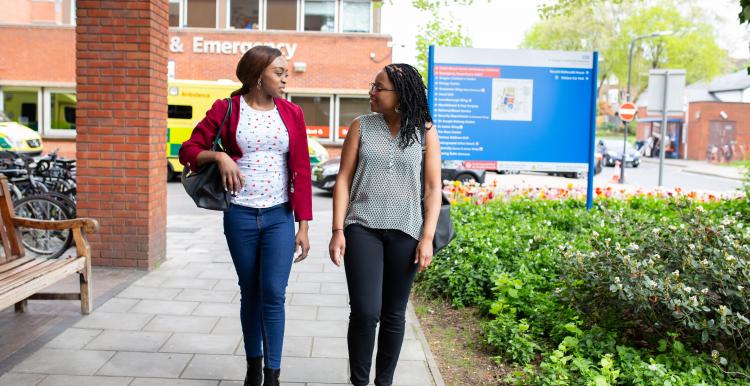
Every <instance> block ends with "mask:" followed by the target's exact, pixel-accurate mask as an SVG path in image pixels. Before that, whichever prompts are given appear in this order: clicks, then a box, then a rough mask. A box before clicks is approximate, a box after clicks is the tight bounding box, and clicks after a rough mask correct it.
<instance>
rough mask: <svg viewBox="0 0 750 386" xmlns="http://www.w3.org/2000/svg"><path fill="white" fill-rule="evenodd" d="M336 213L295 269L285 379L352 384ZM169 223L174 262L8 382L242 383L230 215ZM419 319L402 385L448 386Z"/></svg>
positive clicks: (323, 217)
mask: <svg viewBox="0 0 750 386" xmlns="http://www.w3.org/2000/svg"><path fill="white" fill-rule="evenodd" d="M330 216H331V213H330V212H322V213H316V221H315V222H314V223H313V224H312V229H311V233H310V239H311V244H312V245H311V246H312V248H311V256H310V257H308V259H307V260H305V261H304V262H302V263H298V264H295V265H294V267H293V269H292V274H291V277H290V282H289V288H288V294H287V324H286V339H285V342H284V343H285V344H284V353H283V355H284V357H283V359H282V371H281V380H282V384H283V385H289V386H291V385H294V386H303V385H306V386H314V385H316V386H322V385H345V384H347V383H348V379H349V371H348V364H347V349H346V338H345V337H346V330H347V318H348V313H349V310H348V296H347V291H346V279H345V276H344V272H343V269H342V268H336V267H335V266H334V265H333V264H331V263H330V261H329V260H328V258H327V248H328V237H329V234H330V233H329V232H330V231H329V229H330V223H331V222H330V221H331V219H330ZM168 223H169V225H168V237H167V239H168V247H167V254H168V256H169V260H168V261H167V262H165V263H164V264H163V265H162V266H161V267H159V268H158V269H156V270H154V271H152V272H150V273H149V274H148V275H146V276H144V277H143V278H141V279H139V280H138V281H136V282H135V283H134V284H133V285H131V286H129V287H128V288H127V289H125V290H124V291H122V292H121V293H119V294H118V295H116V296H115V297H114V298H112V299H110V300H109V301H107V302H106V303H104V304H103V305H102V306H101V307H99V308H98V309H96V310H95V311H94V312H93V313H92V314H91V315H89V316H86V317H84V318H82V319H81V320H80V321H79V322H78V323H77V324H75V325H74V326H73V327H72V328H69V329H67V330H66V331H64V332H63V333H62V334H60V335H59V336H57V337H56V338H55V339H54V340H52V341H50V342H49V343H48V344H46V345H45V346H44V347H43V348H41V349H40V350H38V351H37V352H35V353H34V354H32V355H31V356H30V357H28V358H27V359H26V360H24V361H23V362H21V363H20V364H18V365H17V366H15V367H14V368H13V369H12V370H11V371H10V372H8V373H6V374H4V375H3V376H2V377H0V385H13V386H22V385H39V386H42V385H43V386H48V385H55V386H59V385H76V386H85V385H97V386H105V385H130V386H146V385H154V386H156V385H167V386H169V385H186V386H193V385H195V386H198V385H201V386H202V385H241V384H242V383H241V380H242V379H243V378H244V372H245V357H244V352H243V346H242V334H241V330H240V322H239V303H238V302H239V289H238V287H237V277H236V274H235V272H234V267H233V266H232V263H231V260H230V258H229V252H228V250H227V246H226V241H225V240H224V237H223V233H222V232H223V231H222V226H221V217H220V215H217V214H215V213H209V212H206V214H205V215H201V216H184V215H183V216H170V217H169V221H168ZM94 285H96V283H94ZM73 306H76V307H77V305H73ZM415 319H416V318H415V317H414V312H413V311H412V310H411V307H410V310H409V314H408V317H407V332H406V340H405V341H404V347H403V350H402V354H401V360H400V362H399V365H398V368H397V370H396V378H395V382H394V385H402V386H407V385H409V386H428V385H436V386H441V385H442V380H441V378H440V375H439V373H438V372H437V369H436V368H435V366H434V361H433V360H432V355H431V354H430V352H429V348H428V347H427V345H426V343H425V340H424V335H423V334H422V332H421V329H420V327H419V324H418V322H417V321H416V320H415ZM371 376H374V372H373V374H371Z"/></svg>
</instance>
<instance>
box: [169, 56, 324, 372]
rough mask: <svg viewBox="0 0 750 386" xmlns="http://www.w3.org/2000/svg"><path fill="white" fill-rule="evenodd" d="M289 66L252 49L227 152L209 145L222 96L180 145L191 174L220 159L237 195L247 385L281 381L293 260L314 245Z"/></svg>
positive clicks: (232, 211) (233, 245) (232, 231)
mask: <svg viewBox="0 0 750 386" xmlns="http://www.w3.org/2000/svg"><path fill="white" fill-rule="evenodd" d="M287 65H288V63H287V60H286V59H285V58H284V56H283V55H282V54H281V51H279V50H278V49H275V48H271V47H268V46H257V47H254V48H252V49H250V50H249V51H248V52H247V53H245V55H243V56H242V59H240V61H239V63H238V64H237V78H239V79H240V81H241V82H242V88H240V89H239V90H237V91H234V92H233V93H232V97H231V103H232V111H231V115H230V117H229V124H228V129H226V128H223V131H222V133H221V142H222V144H224V147H225V149H226V150H227V151H226V153H225V152H214V151H211V150H210V148H211V144H212V143H213V140H214V138H216V134H217V131H218V130H219V125H220V124H221V121H222V119H223V118H224V116H225V114H226V112H227V108H228V103H227V101H226V100H221V99H220V100H217V101H216V102H214V104H213V106H212V107H211V110H209V111H208V112H207V113H206V117H205V118H203V120H202V121H201V122H200V123H198V125H197V126H196V127H195V129H194V130H193V133H192V135H191V136H190V139H189V140H187V141H186V142H185V143H183V144H182V148H181V149H180V162H181V163H182V164H183V165H185V166H186V167H189V168H190V169H191V170H193V171H195V170H196V169H198V168H200V167H201V166H202V165H204V164H207V163H210V162H216V163H217V164H218V166H219V170H220V172H221V176H222V179H223V182H224V187H225V189H227V190H228V191H230V192H232V204H231V205H230V208H229V210H228V211H227V212H225V214H224V234H225V236H226V238H227V244H228V245H229V251H230V253H231V255H232V261H233V262H234V266H235V269H236V270H237V276H238V277H239V285H240V294H241V301H240V319H241V322H242V333H243V336H244V339H245V353H246V356H247V375H246V378H245V385H254V386H260V385H261V382H263V385H264V386H275V385H279V369H280V368H281V351H282V345H283V338H284V301H285V292H286V286H287V282H288V280H289V273H290V271H291V266H292V260H294V261H295V262H298V261H301V260H303V259H304V258H306V257H307V253H308V251H309V249H310V242H309V239H308V235H307V233H308V222H309V221H310V220H312V181H311V179H310V154H309V153H308V150H307V132H306V126H305V119H304V116H303V114H302V109H300V107H299V106H297V105H295V104H293V103H291V102H289V101H287V100H285V99H282V95H283V94H284V88H285V86H286V80H287V78H288V77H289V72H288V70H287ZM295 219H296V221H298V222H299V230H298V231H297V234H296V236H295V233H294V221H295ZM297 249H300V254H299V256H298V257H297V259H294V255H295V252H296V251H297ZM264 358H265V367H264V366H263V364H264V363H263V362H264Z"/></svg>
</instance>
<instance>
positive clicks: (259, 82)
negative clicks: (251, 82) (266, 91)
mask: <svg viewBox="0 0 750 386" xmlns="http://www.w3.org/2000/svg"><path fill="white" fill-rule="evenodd" d="M260 84H261V81H260V78H258V90H260Z"/></svg>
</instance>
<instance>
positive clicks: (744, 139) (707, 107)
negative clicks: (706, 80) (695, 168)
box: [688, 102, 750, 160]
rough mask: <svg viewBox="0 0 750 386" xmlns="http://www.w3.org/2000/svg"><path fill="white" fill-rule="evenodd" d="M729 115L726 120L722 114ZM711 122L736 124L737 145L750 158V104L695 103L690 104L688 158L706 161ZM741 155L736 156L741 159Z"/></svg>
mask: <svg viewBox="0 0 750 386" xmlns="http://www.w3.org/2000/svg"><path fill="white" fill-rule="evenodd" d="M721 111H724V112H725V113H726V114H727V119H726V120H724V119H723V118H722V117H721V115H720V112H721ZM711 121H732V122H735V130H736V132H737V138H736V140H737V145H738V146H739V147H741V148H742V149H743V150H744V154H745V157H744V158H750V154H748V153H750V103H724V102H694V103H691V104H690V112H689V121H688V158H689V159H696V160H705V159H706V150H707V149H708V145H709V143H708V142H709V138H710V125H711ZM739 156H740V154H735V158H739Z"/></svg>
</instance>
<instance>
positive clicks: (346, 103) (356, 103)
mask: <svg viewBox="0 0 750 386" xmlns="http://www.w3.org/2000/svg"><path fill="white" fill-rule="evenodd" d="M369 112H370V100H369V99H367V98H356V97H340V98H339V117H338V118H339V121H338V126H339V127H338V130H336V137H337V138H338V139H344V138H346V133H347V132H348V131H349V125H350V124H351V123H352V121H353V120H354V118H357V117H358V116H360V115H362V114H367V113H369ZM305 118H307V117H305Z"/></svg>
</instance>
